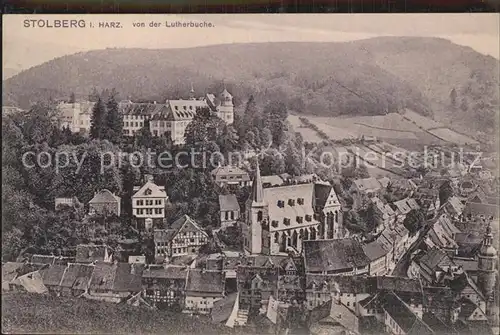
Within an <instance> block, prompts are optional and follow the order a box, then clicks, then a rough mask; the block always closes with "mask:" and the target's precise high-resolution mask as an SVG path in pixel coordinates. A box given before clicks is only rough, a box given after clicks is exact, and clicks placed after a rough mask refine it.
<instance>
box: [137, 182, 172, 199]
mask: <svg viewBox="0 0 500 335" xmlns="http://www.w3.org/2000/svg"><path fill="white" fill-rule="evenodd" d="M132 198H167V192H165V187H163V186H158V185H156V184H155V183H153V182H152V181H148V182H146V183H145V184H144V185H142V187H141V188H139V190H138V191H137V192H135V193H134V195H133V196H132Z"/></svg>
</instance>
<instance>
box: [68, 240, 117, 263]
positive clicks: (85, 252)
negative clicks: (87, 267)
mask: <svg viewBox="0 0 500 335" xmlns="http://www.w3.org/2000/svg"><path fill="white" fill-rule="evenodd" d="M106 252H108V253H110V252H111V251H110V249H109V247H108V246H106V245H93V244H79V245H77V246H76V259H75V261H76V262H77V263H91V262H94V261H103V260H104V259H105V257H106Z"/></svg>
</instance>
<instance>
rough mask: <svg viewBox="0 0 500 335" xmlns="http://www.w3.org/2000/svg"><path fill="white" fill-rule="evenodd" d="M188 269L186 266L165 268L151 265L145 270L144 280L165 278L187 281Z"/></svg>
mask: <svg viewBox="0 0 500 335" xmlns="http://www.w3.org/2000/svg"><path fill="white" fill-rule="evenodd" d="M187 272H188V269H187V267H185V266H175V265H169V266H166V267H165V266H163V265H149V266H148V267H147V268H145V269H144V271H143V273H142V277H144V278H163V279H179V280H183V279H186V275H187Z"/></svg>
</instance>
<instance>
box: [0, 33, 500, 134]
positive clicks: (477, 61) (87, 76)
mask: <svg viewBox="0 0 500 335" xmlns="http://www.w3.org/2000/svg"><path fill="white" fill-rule="evenodd" d="M497 72H498V61H497V60H496V59H494V58H492V57H489V56H484V55H482V54H479V53H477V52H475V51H474V50H472V49H470V48H467V47H462V46H458V45H456V44H453V43H451V42H449V41H447V40H444V39H438V38H413V37H412V38H407V37H384V38H374V39H368V40H361V41H354V42H342V43H294V42H286V43H259V44H233V45H217V46H209V47H198V48H191V49H162V50H151V49H106V50H98V51H90V52H84V53H78V54H74V55H70V56H64V57H61V58H57V59H54V60H52V61H50V62H46V63H44V64H42V65H39V66H36V67H33V68H31V69H29V70H26V71H23V72H21V73H19V74H18V75H16V76H14V77H12V78H9V79H8V80H6V81H4V90H3V99H4V105H7V104H9V105H17V106H19V107H24V108H26V107H28V106H29V105H30V104H31V103H33V102H34V101H37V100H40V99H47V98H50V97H51V98H67V97H68V96H69V95H70V93H71V92H75V93H76V95H77V96H79V97H85V96H87V94H88V93H89V92H90V91H91V89H92V87H94V86H95V87H97V88H98V89H99V88H100V89H104V88H112V87H114V88H116V89H117V90H118V92H120V93H121V97H122V98H131V99H150V100H164V99H165V98H172V97H178V96H182V95H184V96H187V92H188V91H189V88H190V85H191V83H193V84H194V86H195V90H196V91H197V92H198V93H199V94H200V95H202V94H203V93H204V92H205V91H210V90H214V89H216V88H220V86H221V81H222V80H224V81H225V83H226V86H227V87H228V89H229V90H231V91H232V93H233V94H234V96H235V97H236V103H237V104H238V103H239V102H241V101H245V100H246V99H247V98H248V96H249V95H250V94H253V95H255V96H256V97H257V98H259V97H260V98H263V99H273V98H277V99H280V100H282V101H284V102H286V103H287V104H288V106H289V108H290V109H292V110H297V111H300V112H304V113H310V114H316V115H342V114H348V115H376V114H383V113H385V112H386V111H389V112H392V111H397V110H400V109H402V108H404V107H408V108H411V109H413V110H415V111H416V112H418V113H421V114H424V115H434V116H435V117H436V118H438V119H440V120H445V121H446V122H448V121H449V122H452V123H455V124H457V125H458V124H462V123H463V124H464V125H468V126H471V127H472V128H473V129H471V130H476V129H482V130H484V129H486V128H485V127H489V128H491V127H492V125H493V120H494V118H495V108H498V92H497V90H496V89H495V88H496V87H498V77H497V75H496V74H497ZM495 85H496V86H495ZM216 86H218V87H216ZM452 91H453V92H454V93H453V94H451V95H450V93H451V92H452ZM258 100H262V99H258ZM477 116H480V117H477Z"/></svg>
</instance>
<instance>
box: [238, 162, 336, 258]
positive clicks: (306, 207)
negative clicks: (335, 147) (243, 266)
mask: <svg viewBox="0 0 500 335" xmlns="http://www.w3.org/2000/svg"><path fill="white" fill-rule="evenodd" d="M241 226H242V234H243V246H244V249H245V251H247V252H248V253H251V254H265V255H284V254H287V253H289V252H295V253H300V252H301V250H302V242H303V241H305V240H321V239H339V238H343V237H344V228H343V224H342V211H341V205H340V202H339V199H338V197H337V194H336V193H335V191H334V189H333V187H332V186H331V185H330V184H328V183H325V182H322V181H317V180H310V181H305V182H301V183H298V182H289V183H285V184H283V185H280V186H276V187H267V188H264V187H263V184H262V178H261V176H260V169H259V166H258V164H257V168H256V172H255V176H254V179H253V183H252V190H251V193H250V197H249V198H248V200H247V202H246V205H245V219H244V222H242V224H241Z"/></svg>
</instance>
